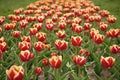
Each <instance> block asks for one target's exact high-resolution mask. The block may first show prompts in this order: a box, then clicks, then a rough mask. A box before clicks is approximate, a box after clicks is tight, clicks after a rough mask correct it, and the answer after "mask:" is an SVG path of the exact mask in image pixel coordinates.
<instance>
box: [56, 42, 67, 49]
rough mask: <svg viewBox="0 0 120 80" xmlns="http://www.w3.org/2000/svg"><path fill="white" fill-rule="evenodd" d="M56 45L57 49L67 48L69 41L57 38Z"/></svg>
mask: <svg viewBox="0 0 120 80" xmlns="http://www.w3.org/2000/svg"><path fill="white" fill-rule="evenodd" d="M55 46H56V49H58V50H66V49H67V47H68V42H66V41H64V40H56V41H55Z"/></svg>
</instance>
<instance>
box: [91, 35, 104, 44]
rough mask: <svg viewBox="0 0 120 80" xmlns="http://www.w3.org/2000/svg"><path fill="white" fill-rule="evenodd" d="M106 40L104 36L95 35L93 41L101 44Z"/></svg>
mask: <svg viewBox="0 0 120 80" xmlns="http://www.w3.org/2000/svg"><path fill="white" fill-rule="evenodd" d="M104 38H105V37H104V35H101V34H95V35H94V37H93V40H94V41H95V43H97V44H101V43H102V42H103V41H104Z"/></svg>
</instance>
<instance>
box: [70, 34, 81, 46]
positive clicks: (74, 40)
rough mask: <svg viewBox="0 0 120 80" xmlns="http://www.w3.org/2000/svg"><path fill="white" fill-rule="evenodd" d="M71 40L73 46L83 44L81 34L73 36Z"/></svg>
mask: <svg viewBox="0 0 120 80" xmlns="http://www.w3.org/2000/svg"><path fill="white" fill-rule="evenodd" d="M71 42H72V45H73V46H81V44H82V38H81V37H80V36H76V37H74V36H72V38H71Z"/></svg>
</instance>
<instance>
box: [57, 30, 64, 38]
mask: <svg viewBox="0 0 120 80" xmlns="http://www.w3.org/2000/svg"><path fill="white" fill-rule="evenodd" d="M56 34H57V36H58V38H64V37H65V36H66V33H65V31H64V30H59V31H58V32H57V33H56Z"/></svg>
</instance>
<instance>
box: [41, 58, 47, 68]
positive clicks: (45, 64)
mask: <svg viewBox="0 0 120 80" xmlns="http://www.w3.org/2000/svg"><path fill="white" fill-rule="evenodd" d="M48 64H49V61H48V59H46V58H44V59H42V65H44V66H47V65H48Z"/></svg>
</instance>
